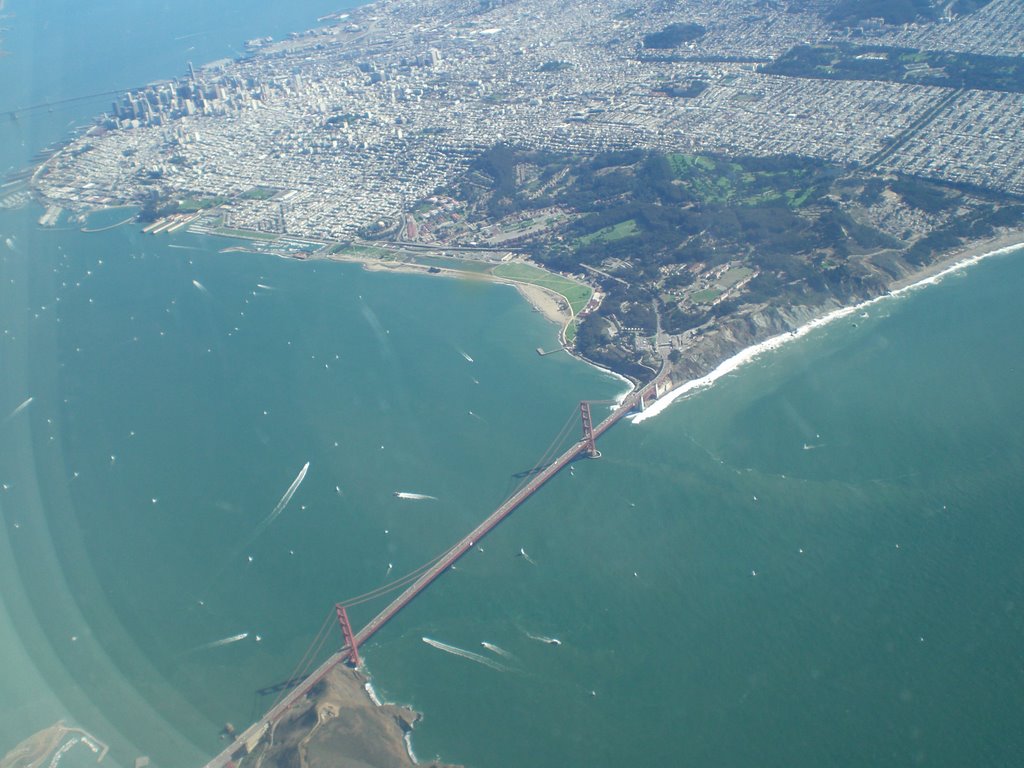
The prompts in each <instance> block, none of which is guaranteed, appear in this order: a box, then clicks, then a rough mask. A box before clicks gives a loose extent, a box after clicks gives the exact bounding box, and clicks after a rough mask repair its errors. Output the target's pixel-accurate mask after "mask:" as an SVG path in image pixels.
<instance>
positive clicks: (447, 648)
mask: <svg viewBox="0 0 1024 768" xmlns="http://www.w3.org/2000/svg"><path fill="white" fill-rule="evenodd" d="M422 639H423V642H424V643H426V644H427V645H429V646H432V647H434V648H437V650H439V651H444V652H445V653H450V654H452V655H453V656H461V657H462V658H464V659H469V660H470V661H475V662H476V663H477V664H483V665H484V666H485V667H490V668H491V669H496V670H497V671H499V672H508V667H505V666H502V665H501V664H499V663H498V662H496V661H491V660H490V659H488V658H487V657H486V656H481V655H480V654H479V653H473V652H472V651H467V650H464V649H462V648H456V647H455V646H454V645H448V644H447V643H442V642H439V641H438V640H431V639H430V638H429V637H424V638H422Z"/></svg>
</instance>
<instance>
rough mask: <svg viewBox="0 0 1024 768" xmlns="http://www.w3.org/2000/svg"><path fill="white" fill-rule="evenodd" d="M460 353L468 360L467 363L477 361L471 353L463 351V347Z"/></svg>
mask: <svg viewBox="0 0 1024 768" xmlns="http://www.w3.org/2000/svg"><path fill="white" fill-rule="evenodd" d="M459 354H460V355H462V357H463V358H464V359H465V360H466V362H467V363H473V362H476V361H475V360H473V358H472V357H470V356H469V355H467V354H466V353H465V352H463V351H462V350H461V349H460V350H459Z"/></svg>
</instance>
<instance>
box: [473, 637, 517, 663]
mask: <svg viewBox="0 0 1024 768" xmlns="http://www.w3.org/2000/svg"><path fill="white" fill-rule="evenodd" d="M480 645H482V646H483V647H484V648H486V649H487V650H488V651H490V652H491V653H496V654H498V655H499V656H504V657H505V658H506V659H513V658H515V657H514V656H513V655H512V654H511V653H509V652H508V651H506V650H505V649H504V648H499V647H498V646H496V645H495V644H494V643H488V642H487V641H486V640H485V641H484V642H482V643H480Z"/></svg>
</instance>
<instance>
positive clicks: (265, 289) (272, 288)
mask: <svg viewBox="0 0 1024 768" xmlns="http://www.w3.org/2000/svg"><path fill="white" fill-rule="evenodd" d="M256 287H257V288H262V289H263V290H264V291H276V290H277V289H276V288H274V286H272V285H264V284H263V283H256Z"/></svg>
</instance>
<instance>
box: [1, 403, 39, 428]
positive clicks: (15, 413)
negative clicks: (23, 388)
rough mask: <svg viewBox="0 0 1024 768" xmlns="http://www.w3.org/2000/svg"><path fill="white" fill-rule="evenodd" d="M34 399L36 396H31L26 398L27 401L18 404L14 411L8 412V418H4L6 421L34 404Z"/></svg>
mask: <svg viewBox="0 0 1024 768" xmlns="http://www.w3.org/2000/svg"><path fill="white" fill-rule="evenodd" d="M33 400H35V398H34V397H30V398H28V399H26V400H25V402H23V403H22V404H21V405H19V406H18V407H17V408H15V409H14V410H13V411H11V412H10V413H8V414H7V418H6V419H4V422H5V423H6V422H8V421H10V420H11V419H13V418H14V417H15V416H17V415H18V414H19V413H21V412H22V411H24V410H25V409H26V408H28V407H29V406H30V405H32V401H33Z"/></svg>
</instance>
